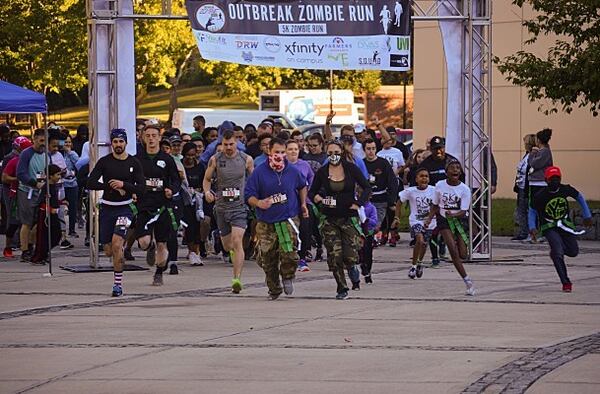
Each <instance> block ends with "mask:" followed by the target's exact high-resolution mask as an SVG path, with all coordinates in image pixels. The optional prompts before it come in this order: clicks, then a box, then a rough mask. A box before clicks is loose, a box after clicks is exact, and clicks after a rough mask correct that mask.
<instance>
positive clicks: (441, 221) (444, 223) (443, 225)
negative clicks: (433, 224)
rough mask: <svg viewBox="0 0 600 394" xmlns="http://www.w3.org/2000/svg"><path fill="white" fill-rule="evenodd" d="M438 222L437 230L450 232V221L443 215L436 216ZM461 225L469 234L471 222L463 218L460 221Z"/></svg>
mask: <svg viewBox="0 0 600 394" xmlns="http://www.w3.org/2000/svg"><path fill="white" fill-rule="evenodd" d="M435 218H436V221H437V229H438V230H439V231H441V230H450V224H448V220H447V219H446V218H445V217H443V216H442V215H440V214H439V213H438V214H437V215H436V216H435ZM458 221H459V223H460V224H461V225H462V227H463V228H464V229H465V231H466V232H467V233H468V232H469V220H468V219H467V218H466V217H462V218H460V219H458Z"/></svg>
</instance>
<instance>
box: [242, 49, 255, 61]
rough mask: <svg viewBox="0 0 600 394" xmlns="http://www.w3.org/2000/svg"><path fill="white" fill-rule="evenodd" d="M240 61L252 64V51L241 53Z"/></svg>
mask: <svg viewBox="0 0 600 394" xmlns="http://www.w3.org/2000/svg"><path fill="white" fill-rule="evenodd" d="M242 59H244V61H245V62H248V63H252V60H254V55H253V54H252V51H248V52H242Z"/></svg>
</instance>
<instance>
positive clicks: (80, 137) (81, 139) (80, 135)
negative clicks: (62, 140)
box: [72, 124, 89, 156]
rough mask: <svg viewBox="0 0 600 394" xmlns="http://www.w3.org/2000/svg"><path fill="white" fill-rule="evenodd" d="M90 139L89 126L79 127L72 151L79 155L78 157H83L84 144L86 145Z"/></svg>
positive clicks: (82, 125)
mask: <svg viewBox="0 0 600 394" xmlns="http://www.w3.org/2000/svg"><path fill="white" fill-rule="evenodd" d="M88 139H89V129H88V127H87V125H85V124H80V125H79V126H78V127H77V133H76V134H75V138H73V141H72V144H73V148H72V150H73V151H74V152H75V153H77V155H78V156H81V150H82V149H83V144H85V143H86V142H87V141H88Z"/></svg>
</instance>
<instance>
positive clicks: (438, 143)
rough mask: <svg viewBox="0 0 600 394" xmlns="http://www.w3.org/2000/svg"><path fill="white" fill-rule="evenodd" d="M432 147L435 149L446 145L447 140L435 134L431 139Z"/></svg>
mask: <svg viewBox="0 0 600 394" xmlns="http://www.w3.org/2000/svg"><path fill="white" fill-rule="evenodd" d="M430 146H431V149H435V148H441V147H444V146H446V141H445V140H444V139H443V138H442V137H439V136H437V135H436V136H435V137H433V138H432V139H431V143H430Z"/></svg>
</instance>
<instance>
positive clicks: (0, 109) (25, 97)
mask: <svg viewBox="0 0 600 394" xmlns="http://www.w3.org/2000/svg"><path fill="white" fill-rule="evenodd" d="M36 113H41V114H44V128H45V129H46V141H47V140H48V128H47V126H46V116H47V114H48V105H47V103H46V96H44V95H43V94H41V93H37V92H33V91H31V90H27V89H25V88H22V87H20V86H17V85H13V84H11V83H8V82H5V81H0V114H36ZM48 165H49V163H48V156H47V155H46V178H47V177H48ZM49 188H50V186H49V185H48V183H46V206H48V205H49V192H50V190H49ZM46 223H48V224H49V223H50V215H49V210H48V209H47V210H46ZM48 245H50V231H48ZM49 249H50V248H49ZM48 272H49V274H50V275H52V254H51V253H50V250H48Z"/></svg>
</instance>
